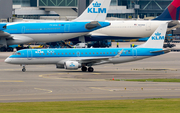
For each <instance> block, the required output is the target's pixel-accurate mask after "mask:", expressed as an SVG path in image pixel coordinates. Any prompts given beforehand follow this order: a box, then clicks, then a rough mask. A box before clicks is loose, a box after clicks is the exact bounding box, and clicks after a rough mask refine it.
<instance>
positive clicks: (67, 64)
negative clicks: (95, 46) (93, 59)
mask: <svg viewBox="0 0 180 113" xmlns="http://www.w3.org/2000/svg"><path fill="white" fill-rule="evenodd" d="M80 67H81V64H79V63H78V62H76V61H67V62H65V63H64V68H65V69H69V70H76V69H78V68H80Z"/></svg>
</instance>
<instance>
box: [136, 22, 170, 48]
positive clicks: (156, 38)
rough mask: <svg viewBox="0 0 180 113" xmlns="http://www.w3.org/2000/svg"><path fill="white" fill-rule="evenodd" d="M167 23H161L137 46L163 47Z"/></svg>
mask: <svg viewBox="0 0 180 113" xmlns="http://www.w3.org/2000/svg"><path fill="white" fill-rule="evenodd" d="M167 26H168V23H164V24H161V25H160V26H159V27H158V28H157V29H156V31H155V32H154V33H153V34H152V35H151V37H150V38H149V39H148V40H147V42H145V43H144V44H142V45H139V46H138V47H137V48H163V44H164V40H165V37H166V31H167Z"/></svg>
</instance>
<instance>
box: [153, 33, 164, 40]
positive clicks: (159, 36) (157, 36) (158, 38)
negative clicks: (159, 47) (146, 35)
mask: <svg viewBox="0 0 180 113" xmlns="http://www.w3.org/2000/svg"><path fill="white" fill-rule="evenodd" d="M155 35H156V36H152V40H164V36H161V33H159V32H157V33H155Z"/></svg>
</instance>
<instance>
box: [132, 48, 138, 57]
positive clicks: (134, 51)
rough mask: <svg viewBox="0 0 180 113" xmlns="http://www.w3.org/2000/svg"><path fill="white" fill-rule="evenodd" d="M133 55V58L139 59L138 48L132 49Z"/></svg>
mask: <svg viewBox="0 0 180 113" xmlns="http://www.w3.org/2000/svg"><path fill="white" fill-rule="evenodd" d="M132 54H133V58H136V57H137V49H136V48H132Z"/></svg>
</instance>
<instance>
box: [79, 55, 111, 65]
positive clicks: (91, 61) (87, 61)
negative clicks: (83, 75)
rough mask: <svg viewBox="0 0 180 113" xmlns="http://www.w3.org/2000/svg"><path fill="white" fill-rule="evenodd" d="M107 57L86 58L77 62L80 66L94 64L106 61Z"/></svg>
mask: <svg viewBox="0 0 180 113" xmlns="http://www.w3.org/2000/svg"><path fill="white" fill-rule="evenodd" d="M108 60H109V57H107V58H88V59H79V60H78V62H79V63H82V64H95V63H100V62H104V61H108Z"/></svg>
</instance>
